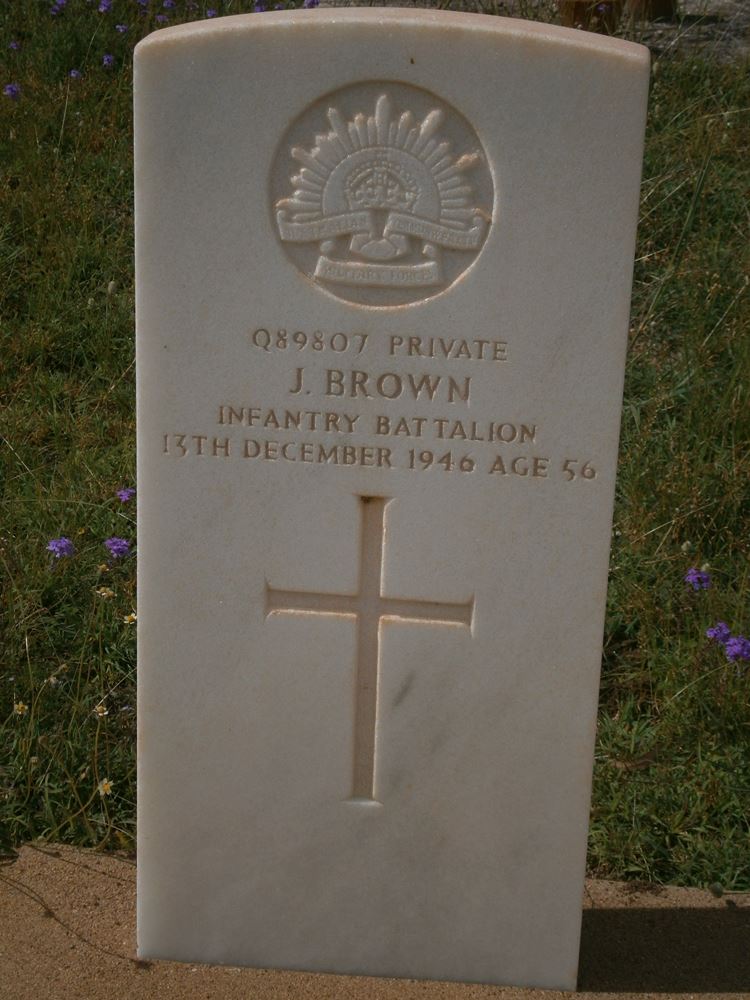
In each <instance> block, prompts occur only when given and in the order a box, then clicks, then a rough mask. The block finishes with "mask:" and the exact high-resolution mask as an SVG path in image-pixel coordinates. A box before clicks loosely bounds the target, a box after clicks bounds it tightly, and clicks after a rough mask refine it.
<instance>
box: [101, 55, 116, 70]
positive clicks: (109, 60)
mask: <svg viewBox="0 0 750 1000" xmlns="http://www.w3.org/2000/svg"><path fill="white" fill-rule="evenodd" d="M114 64H115V57H114V56H112V55H110V54H109V52H105V54H104V55H103V56H102V66H104V68H105V69H110V68H111V67H112V66H114Z"/></svg>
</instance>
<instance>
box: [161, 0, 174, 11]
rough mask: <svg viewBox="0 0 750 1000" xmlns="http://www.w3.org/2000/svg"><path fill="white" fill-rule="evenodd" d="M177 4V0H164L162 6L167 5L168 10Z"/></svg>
mask: <svg viewBox="0 0 750 1000" xmlns="http://www.w3.org/2000/svg"><path fill="white" fill-rule="evenodd" d="M174 6H175V0H164V3H163V4H162V7H166V8H167V10H171V9H172V8H173V7H174Z"/></svg>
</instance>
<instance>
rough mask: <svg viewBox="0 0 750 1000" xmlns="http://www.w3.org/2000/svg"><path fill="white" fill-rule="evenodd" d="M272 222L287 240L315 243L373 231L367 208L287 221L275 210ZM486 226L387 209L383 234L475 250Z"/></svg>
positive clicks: (448, 247) (476, 221)
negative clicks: (466, 226)
mask: <svg viewBox="0 0 750 1000" xmlns="http://www.w3.org/2000/svg"><path fill="white" fill-rule="evenodd" d="M276 223H277V225H278V227H279V235H280V236H281V238H282V240H284V241H285V242H287V243H317V242H319V241H321V240H329V239H332V238H335V237H336V236H353V235H354V234H355V233H371V232H373V220H372V217H371V215H370V213H369V212H344V213H343V214H342V215H329V216H327V217H326V218H325V219H316V220H315V221H313V222H289V221H288V220H287V218H286V213H285V212H283V211H280V212H277V213H276ZM486 228H487V224H486V223H485V222H484V221H483V220H482V219H480V218H476V220H475V222H474V225H473V226H472V227H471V229H455V228H454V227H453V226H442V225H440V223H438V222H432V221H431V220H430V219H420V218H418V217H417V216H414V215H404V214H402V213H400V212H391V213H390V215H389V216H388V220H387V222H386V224H385V228H384V230H383V236H385V237H386V239H387V238H388V236H390V235H391V234H392V233H399V234H401V235H402V236H413V237H416V238H417V239H420V240H424V241H425V242H427V243H433V244H435V245H436V246H440V247H445V248H446V249H447V250H476V249H477V248H478V247H479V245H480V244H481V242H482V240H483V239H484V233H485V230H486Z"/></svg>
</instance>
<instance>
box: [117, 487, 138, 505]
mask: <svg viewBox="0 0 750 1000" xmlns="http://www.w3.org/2000/svg"><path fill="white" fill-rule="evenodd" d="M117 496H118V497H119V498H120V500H121V501H122V503H127V502H128V500H132V499H133V497H134V496H135V487H134V486H125V487H123V489H121V490H118V491H117Z"/></svg>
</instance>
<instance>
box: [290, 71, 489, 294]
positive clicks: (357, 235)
mask: <svg viewBox="0 0 750 1000" xmlns="http://www.w3.org/2000/svg"><path fill="white" fill-rule="evenodd" d="M377 86H378V85H370V91H371V93H372V97H371V98H370V101H369V107H368V106H367V105H365V106H364V107H361V109H360V110H356V111H354V113H351V112H349V113H347V112H346V110H344V109H343V108H342V106H341V101H338V102H337V101H334V100H333V99H329V101H327V102H325V105H324V106H320V104H319V106H318V108H317V115H315V114H314V113H310V114H309V117H308V114H306V115H304V116H303V122H304V120H305V119H307V120H308V122H309V127H310V129H311V130H312V134H310V138H309V140H308V141H307V142H304V141H302V142H300V141H299V138H298V137H299V132H300V128H299V126H298V128H297V136H294V137H293V139H292V142H291V144H290V145H289V146H287V150H288V153H287V157H286V158H287V160H288V173H287V175H286V176H287V178H288V180H287V181H286V194H285V195H284V196H283V197H279V198H276V199H275V201H274V215H275V223H276V227H277V232H278V234H279V237H280V239H281V241H282V243H283V244H284V245H285V246H286V247H287V248H288V249H290V250H291V249H292V248H294V247H297V248H299V249H302V248H306V249H307V251H308V252H307V254H306V255H305V256H304V258H303V257H301V256H299V255H298V256H297V258H296V263H297V264H298V265H301V266H302V269H303V270H304V271H305V272H306V273H307V274H308V276H309V277H310V278H312V279H313V280H314V281H316V282H318V283H320V284H321V285H322V286H324V287H325V288H326V289H327V290H328V291H331V292H333V293H334V294H335V295H337V296H338V297H340V298H345V299H348V300H349V301H354V302H359V303H361V304H363V305H374V306H394V305H396V306H397V305H404V304H406V303H410V302H415V301H419V300H421V299H425V298H429V297H431V296H433V295H435V294H436V293H438V292H440V291H443V290H444V289H446V288H447V287H449V285H451V284H452V283H453V282H454V281H455V280H456V279H457V278H458V277H459V275H460V274H462V273H463V272H464V271H465V270H466V269H467V268H468V267H469V265H470V264H471V263H473V261H474V259H475V258H476V256H477V254H478V253H479V251H480V249H481V247H482V245H483V243H484V241H485V238H486V236H487V232H488V229H489V225H490V222H491V208H492V180H491V177H490V174H489V170H488V167H487V163H486V158H485V156H484V153H483V151H482V149H481V146H480V143H479V140H478V138H477V137H476V134H475V133H474V131H473V129H472V128H471V126H469V125H468V122H466V121H465V119H462V118H461V116H460V115H458V112H456V111H454V110H453V109H452V108H449V106H447V105H446V104H445V103H444V102H439V104H438V102H437V99H436V98H434V97H433V96H432V95H426V94H425V92H423V91H417V90H416V88H410V87H408V86H407V85H404V84H400V85H395V86H391V87H389V90H386V89H385V85H384V84H381V85H380V90H381V92H380V93H378V92H377V90H374V92H373V87H377ZM392 90H398V91H400V93H398V94H397V95H394V96H392V95H391V93H390V92H389V91H392ZM404 91H406V92H407V93H404ZM408 91H412V92H413V93H414V94H417V95H419V97H420V98H421V99H417V103H418V104H420V105H421V108H420V109H419V110H417V111H415V110H414V107H408V106H407V107H404V106H402V101H400V100H398V99H397V98H398V97H400V98H404V97H405V98H406V99H407V100H408V98H409V96H411V95H409V93H408ZM365 93H366V92H365ZM336 96H339V95H333V97H336ZM363 99H364V95H363ZM403 103H406V102H403ZM346 104H348V105H349V106H350V107H351V106H352V100H351V98H350V100H349V101H347V102H346ZM430 105H432V106H430ZM355 106H356V105H355ZM316 118H317V121H315V119H316ZM321 119H322V121H323V122H324V123H325V125H327V126H328V130H327V131H320V121H321ZM325 125H324V127H325ZM316 128H317V129H318V131H315V129H316ZM302 131H303V136H304V130H302ZM295 138H296V139H297V140H298V141H297V142H295V141H294V139H295ZM310 251H313V254H312V255H311V254H310ZM292 256H294V254H292Z"/></svg>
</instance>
